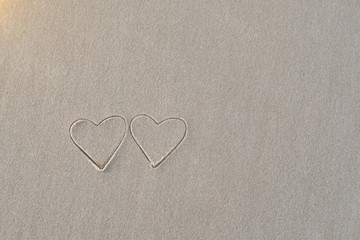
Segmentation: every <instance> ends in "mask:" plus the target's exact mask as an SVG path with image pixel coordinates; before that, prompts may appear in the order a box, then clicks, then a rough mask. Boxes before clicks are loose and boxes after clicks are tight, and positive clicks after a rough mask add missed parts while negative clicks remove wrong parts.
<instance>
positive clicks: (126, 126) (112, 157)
mask: <svg viewBox="0 0 360 240" xmlns="http://www.w3.org/2000/svg"><path fill="white" fill-rule="evenodd" d="M112 118H121V119H122V120H123V121H124V124H125V130H124V134H123V136H122V138H121V140H120V143H119V144H118V145H117V147H116V149H115V150H114V151H113V153H112V154H111V156H110V157H109V158H108V160H107V161H106V163H105V164H104V166H103V167H101V166H100V164H98V163H96V161H95V160H94V159H93V158H92V157H91V156H90V154H89V153H88V152H87V151H86V150H85V149H83V148H82V147H81V146H80V145H79V144H78V143H77V142H76V141H75V139H74V138H73V135H72V129H73V128H74V126H75V125H76V124H77V123H79V122H82V121H87V122H90V123H91V124H93V125H94V126H95V127H98V126H100V125H101V124H102V123H104V122H106V121H108V120H109V119H112ZM127 128H128V125H127V121H126V119H125V118H124V117H122V116H117V115H112V116H109V117H107V118H105V119H103V120H102V121H100V122H99V123H98V124H96V123H95V122H93V121H91V120H89V119H86V118H79V119H77V120H75V121H74V122H73V123H72V124H71V125H70V128H69V133H70V138H71V141H72V142H73V143H74V144H75V146H76V147H77V148H79V149H80V151H81V152H82V153H84V154H85V156H86V157H87V158H88V159H89V161H90V163H91V164H92V165H93V166H94V167H95V169H96V170H98V171H100V172H103V171H105V170H106V168H107V167H108V166H109V164H110V162H111V161H112V160H113V159H114V157H115V154H116V153H117V152H118V151H119V149H120V147H121V145H122V144H123V142H124V140H125V138H126V132H127Z"/></svg>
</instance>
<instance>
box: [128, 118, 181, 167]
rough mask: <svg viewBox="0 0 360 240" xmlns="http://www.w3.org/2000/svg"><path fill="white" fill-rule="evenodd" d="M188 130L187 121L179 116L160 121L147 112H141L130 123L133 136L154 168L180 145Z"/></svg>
mask: <svg viewBox="0 0 360 240" xmlns="http://www.w3.org/2000/svg"><path fill="white" fill-rule="evenodd" d="M187 130H188V128H187V123H186V121H185V120H184V119H182V118H177V117H170V118H166V119H164V120H162V121H160V122H158V121H156V120H155V119H154V118H153V117H151V116H149V115H147V114H139V115H137V116H135V117H134V118H133V119H132V120H131V123H130V133H131V135H132V137H133V138H134V140H135V142H136V144H137V145H138V146H139V148H140V149H141V151H142V152H143V154H144V155H145V157H146V158H147V160H148V161H149V162H150V165H151V166H152V167H153V168H156V167H158V166H159V165H160V164H161V163H162V162H163V161H164V160H165V159H166V158H167V157H169V156H170V154H171V153H173V152H174V151H175V149H177V148H178V147H179V146H180V144H181V143H182V142H183V140H184V139H185V137H186V134H187Z"/></svg>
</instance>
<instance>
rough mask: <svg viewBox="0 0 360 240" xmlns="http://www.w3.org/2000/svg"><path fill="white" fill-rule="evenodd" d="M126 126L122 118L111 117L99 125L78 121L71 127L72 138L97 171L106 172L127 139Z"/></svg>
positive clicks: (83, 120)
mask: <svg viewBox="0 0 360 240" xmlns="http://www.w3.org/2000/svg"><path fill="white" fill-rule="evenodd" d="M126 126H127V123H126V120H125V118H123V117H121V116H110V117H108V118H105V119H104V120H102V121H101V122H100V123H98V124H96V123H94V122H92V121H90V120H88V119H78V120H76V121H75V122H73V123H72V124H71V126H70V130H69V131H70V138H71V140H72V141H73V142H74V143H75V145H76V146H77V147H78V148H79V149H80V150H81V151H82V152H83V153H84V154H85V155H86V156H87V157H88V158H89V160H90V162H91V163H92V164H93V165H94V167H95V168H96V170H99V171H104V170H105V169H106V167H107V166H108V165H109V164H110V162H111V161H112V160H113V158H114V156H115V154H116V153H117V152H118V150H119V148H120V146H121V144H122V143H123V141H124V139H125V135H126Z"/></svg>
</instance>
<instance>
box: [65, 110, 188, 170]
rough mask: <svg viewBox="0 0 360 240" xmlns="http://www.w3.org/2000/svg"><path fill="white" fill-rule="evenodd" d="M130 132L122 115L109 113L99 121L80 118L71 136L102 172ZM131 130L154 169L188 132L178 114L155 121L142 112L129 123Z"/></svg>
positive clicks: (72, 127)
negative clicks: (108, 115)
mask: <svg viewBox="0 0 360 240" xmlns="http://www.w3.org/2000/svg"><path fill="white" fill-rule="evenodd" d="M126 132H127V123H126V120H125V118H123V117H121V116H110V117H108V118H105V119H104V120H102V121H101V122H100V123H98V124H96V123H94V122H92V121H90V120H88V119H78V120H76V121H75V122H73V123H72V124H71V126H70V138H71V140H72V141H73V142H74V144H75V145H76V146H77V147H78V148H79V149H80V150H81V151H82V152H83V153H84V154H85V155H86V156H87V157H88V159H89V160H90V162H91V163H92V164H93V165H94V167H95V168H96V169H97V170H99V171H104V170H105V169H106V168H107V166H108V165H109V164H110V162H111V161H112V160H113V158H114V157H115V155H116V153H117V152H118V151H119V149H120V147H121V145H122V143H123V142H124V139H125V137H126ZM130 133H131V135H132V137H133V139H134V140H135V142H136V144H137V145H138V147H139V148H140V150H141V151H142V152H143V154H144V155H145V157H146V159H147V160H148V161H149V162H150V165H151V166H152V167H153V168H156V167H158V166H159V165H160V164H161V163H162V162H163V161H164V160H165V159H166V158H168V157H169V156H170V154H171V153H173V152H174V151H175V149H177V148H178V147H179V146H180V144H181V143H182V142H183V140H184V139H185V136H186V134H187V124H186V122H185V120H184V119H181V118H177V117H170V118H166V119H164V120H162V121H159V122H158V121H156V120H155V119H154V118H153V117H151V116H149V115H147V114H139V115H137V116H135V117H134V118H133V119H132V120H131V122H130Z"/></svg>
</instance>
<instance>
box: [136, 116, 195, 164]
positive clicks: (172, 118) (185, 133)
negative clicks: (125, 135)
mask: <svg viewBox="0 0 360 240" xmlns="http://www.w3.org/2000/svg"><path fill="white" fill-rule="evenodd" d="M139 117H147V118H150V119H151V120H152V121H153V122H154V123H155V124H156V125H157V126H159V125H161V124H162V123H164V122H166V121H168V120H180V121H181V122H182V123H184V126H185V132H184V135H183V136H182V137H181V139H180V141H179V142H178V143H177V144H176V145H175V146H174V147H173V148H172V149H171V150H170V151H169V152H168V153H166V154H165V155H164V156H162V157H161V159H160V160H159V161H157V162H155V163H154V162H153V161H152V160H151V158H150V157H149V155H148V154H147V153H146V151H145V149H144V148H143V147H142V146H141V144H140V143H139V141H138V140H137V139H136V137H135V135H134V131H133V127H132V124H133V122H134V121H135V119H136V118H139ZM129 128H130V134H131V136H132V137H133V139H134V141H135V143H136V145H138V147H139V148H140V150H141V151H142V153H143V154H144V155H145V157H146V159H147V160H148V161H149V162H150V166H151V167H153V168H157V167H158V166H159V165H160V164H161V163H162V162H163V161H165V159H167V158H168V157H169V156H170V155H171V154H172V153H173V152H174V151H175V150H176V149H177V148H178V147H179V146H180V145H181V143H182V142H183V141H184V139H185V137H186V136H187V132H188V125H187V123H186V121H185V119H183V118H179V117H169V118H165V119H164V120H161V121H160V122H158V121H156V119H155V118H153V117H152V116H150V115H148V114H145V113H141V114H138V115H136V116H135V117H134V118H133V119H132V120H131V122H130V127H129Z"/></svg>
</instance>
